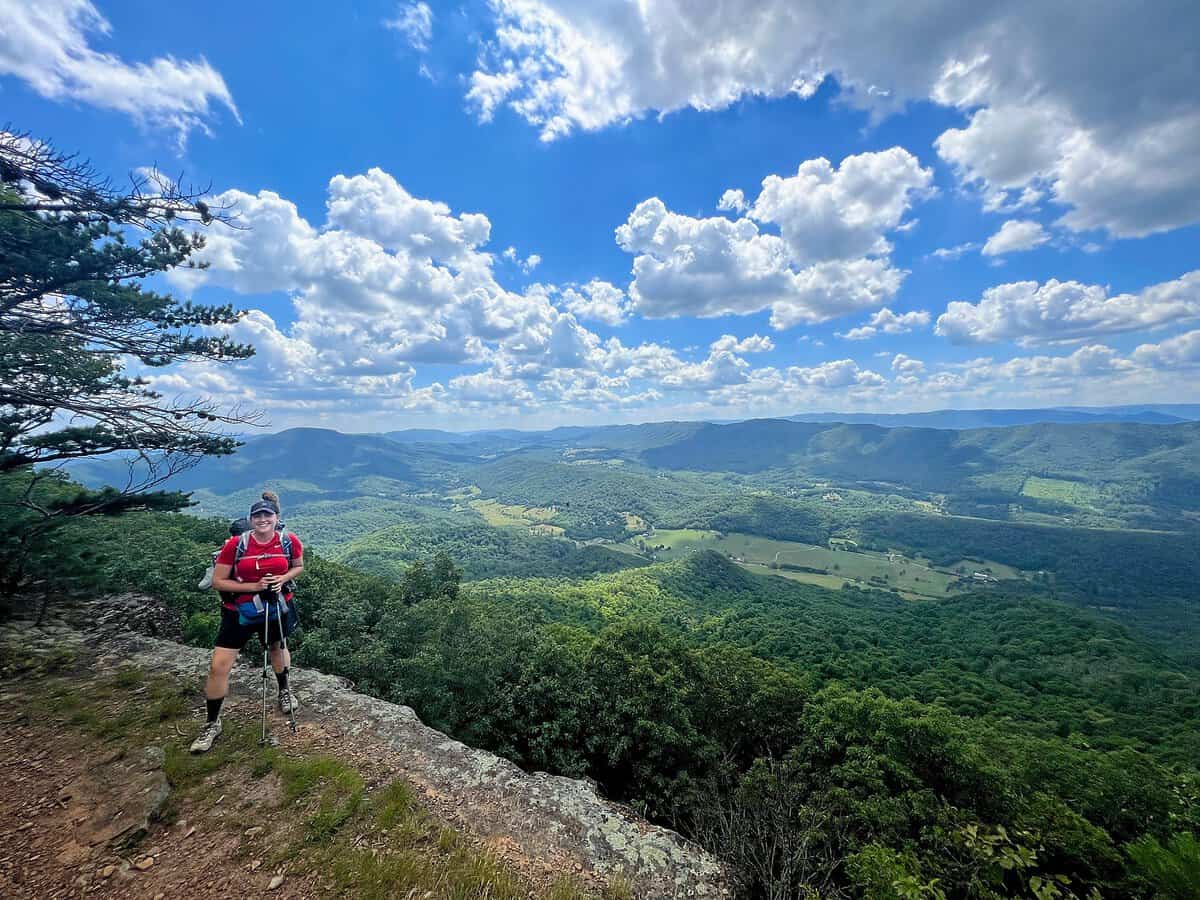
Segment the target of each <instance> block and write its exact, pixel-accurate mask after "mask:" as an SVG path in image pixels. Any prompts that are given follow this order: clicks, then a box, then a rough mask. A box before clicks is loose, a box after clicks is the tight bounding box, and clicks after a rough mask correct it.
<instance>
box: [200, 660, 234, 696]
mask: <svg viewBox="0 0 1200 900" xmlns="http://www.w3.org/2000/svg"><path fill="white" fill-rule="evenodd" d="M237 655H238V652H237V651H236V650H231V649H230V648H229V647H213V655H212V662H210V663H209V665H208V681H207V682H205V684H204V696H205V698H206V699H208V700H222V699H224V697H225V695H226V694H228V693H229V673H230V671H231V670H232V669H233V664H234V663H235V662H236V661H237Z"/></svg>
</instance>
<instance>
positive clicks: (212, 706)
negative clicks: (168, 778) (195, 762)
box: [192, 491, 304, 753]
mask: <svg viewBox="0 0 1200 900" xmlns="http://www.w3.org/2000/svg"><path fill="white" fill-rule="evenodd" d="M249 519H250V532H249V534H248V535H242V536H241V537H231V538H230V539H229V540H228V541H226V542H225V546H223V547H222V548H221V552H220V553H218V554H217V559H216V563H215V564H214V566H213V577H212V586H213V587H214V588H216V589H217V590H218V591H220V592H221V627H220V629H219V630H218V632H217V640H216V646H215V647H213V654H212V662H211V664H210V665H209V668H208V681H207V683H206V684H205V689H204V696H205V701H206V705H207V707H208V721H207V722H206V723H205V725H204V730H203V731H201V732H200V735H199V737H197V738H196V740H195V741H193V742H192V752H193V753H204V752H206V751H207V750H209V749H210V748H211V747H212V745H213V741H215V740H216V739H217V736H218V735H220V733H221V704H222V703H224V702H225V695H226V693H227V692H228V691H229V671H230V669H232V668H233V663H234V660H236V659H237V655H238V653H239V652H240V651H241V649H242V648H243V647H245V646H246V643H247V642H248V641H249V640H250V638H251V636H253V635H258V639H259V640H260V641H261V640H262V636H263V625H262V623H261V622H259V623H258V624H246V625H243V624H242V621H241V618H240V616H239V614H238V609H237V604H238V603H245V602H250V601H253V600H254V599H255V596H256V595H258V594H261V593H262V592H268V594H267V595H266V597H264V598H263V599H270V600H271V601H272V602H274V600H275V597H279V598H280V602H282V604H283V606H282V609H281V610H280V611H281V612H282V613H283V615H282V618H283V629H282V631H283V633H282V634H280V627H279V621H278V619H277V618H276V617H275V616H274V615H271V616H270V617H269V618H268V622H269V625H268V629H269V630H268V635H267V637H268V642H269V643H270V647H271V667H272V668H273V669H274V670H275V678H276V680H277V681H278V682H279V709H280V710H281V711H284V712H286V711H287V710H288V709H291V710H293V711H294V710H295V709H297V708H298V707H299V704H298V703H297V702H296V697H295V695H294V694H292V693H291V691H290V690H289V688H288V668H289V667H290V665H291V658H290V654H289V653H288V651H287V650H286V649H285V648H284V647H283V646H282V642H283V639H284V638H285V637H287V636H288V635H289V634H291V633H292V630H293V629H294V628H295V627H296V619H297V616H296V606H295V603H294V602H293V599H292V591H291V582H292V580H293V579H294V578H295V577H296V576H297V575H299V574H300V573H301V572H302V571H304V548H303V546H301V544H300V539H299V538H297V537H296V536H295V535H294V534H292V533H290V532H283V533H280V532H279V531H278V530H277V527H276V526H277V525H278V523H279V498H278V497H277V496H276V495H275V494H273V493H271V492H270V491H263V494H262V499H261V500H256V501H254V504H253V505H252V506H251V507H250V516H249ZM275 592H277V593H275ZM268 608H270V607H268Z"/></svg>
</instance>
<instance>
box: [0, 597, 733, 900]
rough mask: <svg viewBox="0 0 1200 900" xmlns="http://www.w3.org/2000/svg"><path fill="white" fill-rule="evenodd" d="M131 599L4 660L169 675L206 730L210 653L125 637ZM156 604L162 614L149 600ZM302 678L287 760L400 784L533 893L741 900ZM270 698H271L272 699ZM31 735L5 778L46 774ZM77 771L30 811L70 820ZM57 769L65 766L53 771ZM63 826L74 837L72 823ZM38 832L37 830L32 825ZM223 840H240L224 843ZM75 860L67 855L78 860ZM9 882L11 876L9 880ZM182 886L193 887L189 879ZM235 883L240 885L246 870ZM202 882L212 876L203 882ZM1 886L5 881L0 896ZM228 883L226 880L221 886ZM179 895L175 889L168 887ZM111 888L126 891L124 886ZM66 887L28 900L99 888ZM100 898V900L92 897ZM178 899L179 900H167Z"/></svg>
mask: <svg viewBox="0 0 1200 900" xmlns="http://www.w3.org/2000/svg"><path fill="white" fill-rule="evenodd" d="M128 599H129V598H123V602H121V603H120V604H119V605H114V604H113V603H112V602H111V601H103V600H99V601H94V602H93V603H92V604H91V605H90V606H85V607H83V608H78V607H77V608H75V609H72V610H69V611H64V612H62V613H60V614H59V615H60V616H65V618H62V617H60V618H56V619H53V620H51V621H50V622H49V623H48V624H46V625H43V626H41V627H36V628H35V627H34V626H33V625H32V623H29V622H24V621H21V620H15V621H11V622H8V623H6V624H4V625H3V626H0V658H5V657H8V658H12V657H13V655H14V654H24V655H29V654H34V655H37V656H42V657H47V656H52V655H53V654H56V653H67V654H71V655H72V658H73V660H74V665H75V666H76V667H82V670H83V671H84V672H85V674H84V675H83V676H79V677H83V678H86V677H97V678H98V677H102V676H104V675H105V674H108V675H112V674H113V673H115V672H117V671H119V670H120V669H121V667H125V666H129V665H130V664H132V665H134V666H136V667H138V668H139V669H141V670H143V671H144V672H146V673H154V674H157V675H169V676H172V677H173V678H175V679H178V680H180V683H181V685H184V686H192V687H193V689H194V691H195V693H194V701H190V702H192V703H193V707H194V708H193V716H192V718H191V719H190V720H189V721H190V722H191V723H194V728H195V729H198V728H199V726H200V724H202V722H203V705H202V702H201V691H200V688H201V685H202V679H203V677H204V675H205V673H206V672H207V668H208V660H209V655H210V654H209V651H207V650H202V649H198V648H194V647H186V646H183V645H180V644H177V643H173V642H170V641H166V640H161V639H158V638H153V637H148V636H145V635H140V634H135V633H133V632H131V631H129V630H127V629H126V627H125V625H124V623H123V622H122V620H123V618H124V610H125V609H128V608H130V607H129V606H128V604H127V602H124V601H127V600H128ZM146 600H147V601H148V602H152V601H149V598H146ZM75 622H87V623H90V624H89V626H88V627H87V629H86V632H85V631H81V630H79V629H77V628H75V627H74V623H75ZM89 673H90V674H89ZM292 678H293V682H292V683H293V687H294V689H295V691H296V693H297V696H298V697H299V699H300V700H301V702H302V704H303V708H302V710H301V711H300V713H299V715H298V717H297V718H298V722H299V730H298V732H297V733H295V734H293V733H291V732H290V730H289V729H288V727H287V723H286V721H285V720H284V719H283V718H282V717H281V716H280V715H279V714H278V712H272V716H271V721H270V728H271V732H272V734H273V736H274V737H275V738H276V739H277V740H278V745H279V749H280V751H282V752H284V753H288V754H293V753H310V752H311V753H314V754H316V753H321V754H329V755H333V756H336V757H338V758H343V759H352V760H354V762H355V765H356V766H357V767H358V768H359V769H360V770H364V771H366V770H369V772H370V778H369V780H370V781H371V782H372V783H385V782H388V781H393V780H397V779H399V780H402V781H404V782H407V783H408V784H409V785H411V786H412V788H413V789H414V791H415V793H416V795H417V797H418V799H419V800H420V802H421V803H422V805H423V806H425V807H426V808H427V809H428V810H429V811H430V812H431V813H433V815H434V816H436V817H437V818H439V819H441V820H442V821H444V822H446V823H447V824H448V825H450V826H451V827H453V828H455V829H458V830H460V831H462V832H463V833H465V834H466V835H467V836H469V837H470V838H472V839H473V840H475V841H477V842H479V843H481V844H482V845H483V846H484V847H486V848H487V849H488V850H489V851H490V852H491V853H493V854H495V855H496V856H498V857H500V858H501V859H502V860H503V861H504V862H505V863H506V864H509V865H511V866H513V867H514V869H516V870H517V871H518V872H520V873H522V874H523V875H524V876H525V877H528V878H530V879H531V880H532V881H533V882H535V883H539V884H543V885H545V884H550V883H552V882H553V881H555V880H556V879H558V878H560V877H561V876H562V875H564V874H568V875H573V876H575V877H576V878H577V879H578V880H579V881H580V882H582V883H586V884H590V885H592V886H593V888H596V889H599V888H602V887H604V886H606V885H609V884H611V883H616V884H623V885H625V886H627V887H628V892H629V895H630V896H631V897H634V898H726V897H731V896H732V890H731V888H730V886H729V878H728V873H727V871H726V870H725V869H724V867H723V866H722V865H721V864H720V863H719V862H718V861H717V860H716V859H715V858H714V857H713V856H712V855H711V854H709V853H707V852H706V851H704V850H703V849H702V848H700V847H698V846H696V845H695V844H692V843H691V842H688V841H686V840H684V839H683V838H682V837H680V836H679V835H678V834H676V833H674V832H672V831H669V830H667V829H664V828H660V827H657V826H653V825H650V824H649V823H647V822H645V821H644V820H642V819H640V818H639V817H637V816H636V815H635V814H634V813H633V812H632V811H630V810H629V809H628V808H626V807H623V806H620V805H618V804H615V803H612V802H610V801H606V800H604V799H603V798H601V797H599V796H598V795H597V793H596V791H595V789H594V787H592V786H591V785H590V784H588V783H587V782H584V781H579V780H575V779H569V778H563V777H558V776H551V775H546V774H545V773H534V774H528V773H526V772H524V771H522V770H521V769H520V768H518V767H517V766H515V765H514V764H512V763H511V762H509V761H507V760H505V759H501V758H500V757H497V756H495V755H493V754H491V753H487V752H485V751H481V750H476V749H473V748H471V747H467V746H466V745H464V744H462V743H460V742H458V741H455V740H453V739H451V738H449V737H447V736H446V735H445V734H442V733H441V732H438V731H435V730H433V729H432V728H429V727H427V726H426V725H424V724H422V723H421V721H420V720H419V719H418V718H417V716H416V714H415V713H414V712H413V710H412V709H410V708H409V707H406V706H397V705H395V704H391V703H386V702H384V701H382V700H377V699H374V698H372V697H367V696H364V695H362V694H357V693H355V692H353V691H352V690H350V689H349V688H348V687H346V685H345V682H344V681H343V680H341V679H338V678H336V677H333V676H329V675H325V674H323V673H320V672H316V671H313V670H304V669H293V675H292ZM14 687H15V686H14V685H13V684H12V683H7V684H0V719H3V721H4V722H5V723H8V722H12V721H15V719H14V713H15V712H16V711H15V710H14V703H18V702H19V701H20V700H21V699H22V698H21V695H20V693H19V692H17V691H14ZM273 693H274V692H273V690H272V692H271V695H272V699H273ZM260 703H261V670H259V669H258V668H257V667H248V666H245V665H242V664H239V665H238V666H237V667H235V669H234V672H233V675H232V677H231V679H230V696H229V698H228V700H227V701H226V711H225V712H224V716H225V718H226V719H227V720H228V719H229V718H231V717H235V718H238V719H241V720H243V721H245V722H250V721H252V720H253V721H254V722H255V723H257V719H258V717H259V707H260ZM28 724H29V726H30V728H28V729H25V730H24V731H22V732H21V734H22V735H23V737H24V739H23V740H17V739H16V738H14V739H13V740H10V741H8V742H0V771H3V770H9V769H11V767H13V765H14V764H16V766H17V767H18V769H22V770H23V771H24V768H23V767H32V768H29V769H28V772H29V773H34V774H37V773H41V772H42V771H43V768H44V767H45V766H46V763H47V760H46V759H45V758H43V759H41V760H38V759H19V758H18V759H14V758H13V757H12V754H13V753H14V752H15V753H25V752H31V750H32V749H33V748H35V747H37V746H39V745H38V743H37V741H39V740H43V739H47V738H49V737H50V736H49V735H47V734H42V733H41V731H45V728H44V723H41V722H38V717H37V714H36V711H34V712H33V721H32V722H28ZM39 726H42V727H40V728H39ZM255 727H257V725H256V726H255ZM14 734H15V732H14ZM190 736H191V735H188V737H189V739H190ZM21 745H25V746H21ZM90 750H91V751H92V754H91V755H92V756H94V757H96V759H94V760H92V762H93V763H98V762H99V757H102V756H103V755H104V753H103V748H101V749H100V751H99V752H98V753H97V752H96V748H95V747H91V748H90ZM52 752H53V751H52ZM55 755H58V754H55ZM44 756H45V755H44V754H43V757H44ZM84 757H87V754H84ZM71 758H72V759H75V760H76V761H75V763H74V764H73V765H69V764H66V763H63V765H66V769H64V770H62V771H57V772H55V779H51V780H53V781H54V782H55V783H54V784H50V783H49V782H47V783H46V784H45V785H39V788H40V789H43V790H44V791H45V792H46V794H47V795H48V796H45V797H40V798H34V799H35V800H37V801H38V803H39V804H41V805H40V806H39V807H38V808H39V809H49V807H51V806H53V807H54V808H55V810H57V811H58V812H59V813H62V814H63V815H66V811H65V809H64V808H63V807H64V804H65V805H69V804H70V803H71V800H70V799H69V797H68V798H64V797H63V796H60V792H61V791H64V790H65V788H66V787H67V785H68V784H70V783H71V782H73V781H78V778H79V777H80V775H81V771H80V764H81V762H82V761H83V758H82V757H80V756H78V755H73V756H71ZM109 762H110V763H111V762H112V761H111V760H109ZM39 763H40V764H41V767H39ZM49 768H50V769H52V770H53V769H55V768H56V767H55V766H54V765H53V764H51V765H50V766H49ZM141 768H146V767H145V766H143V767H141ZM151 769H152V767H151ZM94 774H95V773H94V772H93V775H94ZM141 777H146V778H151V779H152V778H153V777H154V776H153V772H152V771H151V772H150V773H149V774H146V773H143V774H142V776H141ZM93 780H95V779H93ZM5 787H8V786H7V785H6V786H5ZM68 793H69V792H68ZM10 812H14V813H15V812H16V810H10ZM252 815H253V814H251V816H252ZM10 822H11V819H10ZM24 822H25V820H22V821H21V822H15V823H13V824H12V825H11V826H10V825H8V824H6V825H5V826H3V827H0V831H3V832H5V833H6V838H5V840H6V842H7V841H8V839H9V837H13V836H17V835H18V833H17V832H15V831H13V832H12V833H11V834H8V833H9V832H10V828H17V827H20V826H21V825H22V824H24ZM64 823H66V824H69V822H68V821H67V820H66V819H64ZM28 827H29V830H31V831H32V830H34V826H28ZM160 830H162V831H163V834H162V835H158V834H153V833H152V834H151V835H150V836H149V837H148V838H147V840H148V841H151V842H159V843H161V842H163V841H165V840H167V839H169V838H175V839H177V840H182V838H181V837H179V836H177V835H172V834H171V832H170V831H169V830H167V829H160ZM231 834H232V835H233V838H234V839H235V840H234V843H235V844H236V843H237V841H236V837H237V835H238V831H237V830H233V831H232V832H231ZM214 839H215V840H220V839H225V840H229V839H230V838H229V836H228V835H226V836H225V837H224V838H221V837H220V836H218V837H217V838H214ZM46 849H47V851H48V850H50V849H51V848H49V847H47V848H46ZM65 849H66V850H67V851H70V848H65ZM151 849H157V848H151ZM63 850H64V848H61V847H58V848H53V852H52V853H49V856H48V858H43V854H39V853H37V852H36V850H35V849H31V850H30V852H29V856H32V857H34V858H32V859H30V858H28V857H27V858H25V859H19V860H12V859H7V860H4V859H0V864H2V863H5V862H7V863H8V865H9V866H19V867H22V868H23V869H27V870H30V869H36V865H35V864H36V863H37V862H38V860H39V858H42V859H43V861H44V862H47V863H48V862H52V861H54V858H55V856H56V854H57V855H58V856H62V853H63ZM8 852H9V851H8V849H7V848H6V849H5V850H3V851H0V857H6V856H7V854H8ZM71 852H78V851H70V852H67V854H66V856H65V857H62V859H59V860H57V864H58V865H60V866H61V865H62V864H63V863H64V862H70V860H69V859H68V858H67V857H70V855H71ZM139 854H140V855H137V854H135V855H133V856H131V857H129V858H127V859H126V860H125V861H124V863H123V868H122V867H121V866H120V865H118V866H117V868H116V870H115V872H113V873H110V875H115V876H116V877H118V878H120V877H128V875H129V873H130V866H131V865H135V866H136V865H137V863H138V862H139V861H141V860H144V859H145V858H146V854H145V853H144V851H139ZM142 864H143V865H145V863H144V862H143V863H142ZM2 874H3V869H0V875H2ZM26 874H27V875H28V874H29V872H26ZM133 874H138V873H137V872H134V873H133ZM146 874H148V872H147V873H146ZM177 874H179V875H184V876H186V874H187V873H185V872H180V873H177ZM210 874H211V873H210ZM227 874H229V875H233V876H235V877H239V873H238V872H236V871H234V872H229V873H227ZM195 875H196V876H198V877H201V878H203V877H204V875H203V873H201V872H199V871H198V872H196V873H195ZM262 876H263V880H264V882H265V880H266V879H267V878H269V877H270V873H269V872H263V873H262ZM3 880H4V879H3V878H2V877H0V883H3ZM220 881H224V878H219V879H218V882H220ZM180 883H181V882H180V881H179V880H177V879H172V885H171V886H174V885H175V884H180ZM237 883H240V884H242V885H243V886H244V887H248V886H249V885H248V884H246V883H245V882H244V881H235V884H237ZM60 884H61V882H60ZM182 884H185V885H187V888H188V892H189V893H193V894H194V888H195V887H196V882H191V883H189V882H188V880H184V881H182ZM113 886H114V887H116V885H115V883H114V884H113ZM62 887H63V890H62V891H58V890H56V891H55V892H54V893H52V894H51V893H46V894H39V893H35V894H33V895H31V896H64V897H65V896H80V895H82V894H83V893H85V892H87V891H88V889H89V887H91V885H81V884H79V883H76V884H71V883H70V882H69V881H68V882H66V883H65V884H62ZM132 887H133V884H132V883H127V884H125V885H124V886H123V889H120V890H122V893H121V894H120V895H121V896H142V895H143V891H142V890H140V889H139V890H138V891H137V892H136V893H133V892H130V891H131V888H132ZM163 887H167V886H166V885H164V886H163ZM263 887H265V883H264V885H263ZM287 887H288V885H283V886H281V889H280V890H279V891H277V892H274V891H273V892H272V894H271V895H272V896H275V895H277V894H284V895H288V894H289V893H290V892H289V891H288V890H286V888H287ZM294 887H299V885H294ZM91 889H92V890H96V888H95V887H91ZM260 889H261V888H260ZM159 890H160V891H161V890H162V888H160V889H159ZM173 893H174V892H173V891H169V892H168V893H167V894H166V895H167V896H171V895H172V894H173ZM154 894H155V892H149V893H145V896H146V897H153V896H154ZM90 895H91V894H89V896H90ZM297 895H298V894H297ZM102 896H103V895H102Z"/></svg>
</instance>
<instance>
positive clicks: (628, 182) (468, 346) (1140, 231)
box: [0, 0, 1200, 431]
mask: <svg viewBox="0 0 1200 900" xmlns="http://www.w3.org/2000/svg"><path fill="white" fill-rule="evenodd" d="M826 6H828V4H820V5H816V4H812V5H806V4H802V3H801V4H798V3H795V2H791V0H765V2H756V3H749V2H746V3H736V2H735V3H721V4H704V3H694V2H692V3H685V2H683V0H678V2H674V3H672V2H664V0H645V2H643V3H640V4H636V5H634V4H631V3H628V2H626V0H595V2H589V3H583V2H579V0H492V2H468V3H462V4H459V3H447V4H428V5H426V4H424V3H411V2H399V3H398V2H389V3H372V4H354V5H353V11H348V10H347V9H345V8H343V7H342V6H341V5H330V6H328V7H326V8H319V7H317V6H316V5H310V4H275V3H260V4H245V3H241V4H232V3H221V2H214V3H209V4H205V5H204V6H203V7H195V6H189V5H184V4H166V5H164V4H151V3H142V2H124V3H112V2H109V3H103V2H102V3H98V4H96V5H92V4H89V3H87V2H83V0H45V2H43V3H41V4H39V5H38V9H37V10H34V9H33V8H32V7H31V6H30V5H29V4H22V3H19V2H16V0H0V19H3V20H6V21H7V22H8V23H9V24H8V25H7V26H5V28H4V29H0V103H2V104H3V108H4V114H3V116H0V119H3V120H5V121H7V122H9V123H11V126H12V127H15V128H18V129H22V130H27V131H29V132H31V133H32V134H33V135H34V136H35V137H39V138H45V139H50V140H52V141H54V142H55V144H56V145H57V146H58V147H60V148H62V149H65V150H72V151H75V150H77V151H79V152H80V153H81V154H83V155H85V156H87V157H89V158H90V159H91V160H92V161H93V163H94V164H95V165H96V166H97V168H99V169H101V170H103V171H105V172H109V173H112V174H113V175H115V176H118V177H122V176H123V175H124V174H125V173H128V172H132V171H136V170H140V169H144V168H146V167H152V166H157V167H158V169H159V171H161V172H162V173H163V174H164V175H167V176H171V177H174V176H175V175H177V174H179V173H183V175H184V176H185V178H186V179H187V180H188V181H190V182H193V183H196V184H200V185H209V184H211V187H212V191H213V193H214V194H215V195H217V196H218V197H220V198H221V199H222V200H223V201H224V202H226V203H229V204H231V205H232V206H233V207H234V208H235V209H236V210H237V212H238V217H239V218H238V221H239V223H240V224H241V225H242V228H241V230H237V231H234V230H230V229H222V228H220V227H219V226H218V227H216V228H214V229H211V230H210V231H209V232H208V248H207V250H206V251H205V253H206V256H207V258H208V260H209V262H210V263H211V265H210V268H209V269H208V270H206V272H205V273H203V274H202V275H197V274H195V273H175V274H174V275H172V276H169V277H168V278H167V279H166V281H167V286H169V287H170V288H171V289H172V290H174V291H175V292H176V293H177V294H179V295H180V296H193V297H195V298H197V299H200V300H207V301H214V302H216V301H220V302H225V301H232V302H234V303H235V304H236V305H237V306H239V307H240V308H243V309H246V310H247V315H246V317H245V319H243V321H242V322H241V323H239V325H238V326H237V327H236V329H235V333H236V335H237V336H238V337H240V338H243V339H246V340H249V341H250V342H252V343H254V344H255V345H256V347H258V349H259V354H258V355H257V356H256V357H255V359H254V360H252V361H249V362H247V363H244V364H238V365H236V366H230V365H226V366H219V367H218V366H191V367H188V368H181V369H176V370H170V371H165V372H162V371H160V372H155V373H152V374H153V375H154V378H155V379H156V382H157V384H158V385H159V386H160V387H161V388H162V389H163V390H164V391H168V392H172V393H187V392H196V391H199V392H201V393H204V394H207V395H210V396H212V397H214V398H215V399H217V400H218V401H219V402H222V403H224V402H230V403H234V402H240V403H243V404H249V405H252V406H254V407H256V408H261V409H263V410H265V412H266V414H267V417H268V421H269V422H270V423H271V425H273V426H275V427H285V426H290V425H298V424H322V425H328V426H332V427H340V428H343V429H346V430H372V431H373V430H387V429H391V428H398V427H406V426H427V425H428V426H440V427H450V428H458V429H466V428H475V427H492V426H500V425H507V426H518V427H542V426H550V425H556V424H574V423H587V422H618V421H651V420H658V419H666V418H700V417H715V418H735V417H741V416H757V415H779V414H789V413H794V412H801V411H805V410H887V411H898V410H919V409H932V408H943V407H982V406H992V407H995V406H1039V405H1059V404H1116V403H1137V402H1159V403H1161V402H1197V401H1200V388H1197V387H1196V385H1197V384H1200V379H1197V378H1196V377H1195V376H1196V375H1197V374H1198V370H1200V326H1198V325H1197V319H1198V318H1200V271H1198V270H1197V262H1196V248H1197V246H1198V242H1197V238H1198V236H1200V225H1198V224H1197V223H1200V153H1198V152H1197V151H1200V103H1198V102H1197V101H1196V100H1195V99H1194V90H1192V87H1193V86H1194V84H1195V83H1196V76H1197V75H1200V72H1197V71H1196V69H1197V67H1198V66H1200V63H1198V62H1197V57H1196V54H1195V53H1194V51H1193V50H1192V49H1191V48H1189V46H1188V44H1187V35H1194V34H1195V33H1196V31H1197V25H1200V22H1197V18H1198V15H1197V13H1196V12H1195V11H1193V10H1192V9H1191V7H1190V5H1189V4H1183V3H1180V4H1172V3H1160V4H1155V6H1154V7H1152V8H1150V9H1149V11H1146V10H1141V11H1138V10H1132V9H1127V8H1126V7H1127V6H1129V5H1128V4H1119V3H1115V2H1114V3H1112V4H1106V3H1100V4H1095V3H1090V4H1087V5H1086V6H1085V5H1083V4H1075V5H1074V7H1075V8H1074V9H1072V6H1073V5H1072V4H1056V5H1054V8H1053V9H1045V8H1043V7H1044V6H1045V5H1044V4H1037V3H1032V2H1016V0H1012V2H1003V3H997V4H994V5H993V7H994V8H991V9H989V10H988V11H987V12H986V13H985V12H981V11H972V10H970V9H968V8H964V7H963V5H962V4H956V3H951V2H949V0H944V2H943V0H930V2H929V3H927V4H926V5H925V6H926V8H925V14H924V15H921V16H915V15H906V14H905V13H904V8H903V7H899V6H897V5H895V4H891V3H882V2H881V3H870V2H869V3H865V4H862V5H861V7H857V8H856V9H855V10H854V12H853V13H850V12H844V13H843V12H839V11H837V10H828V9H825V8H824V7H826ZM739 192H740V193H739Z"/></svg>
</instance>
